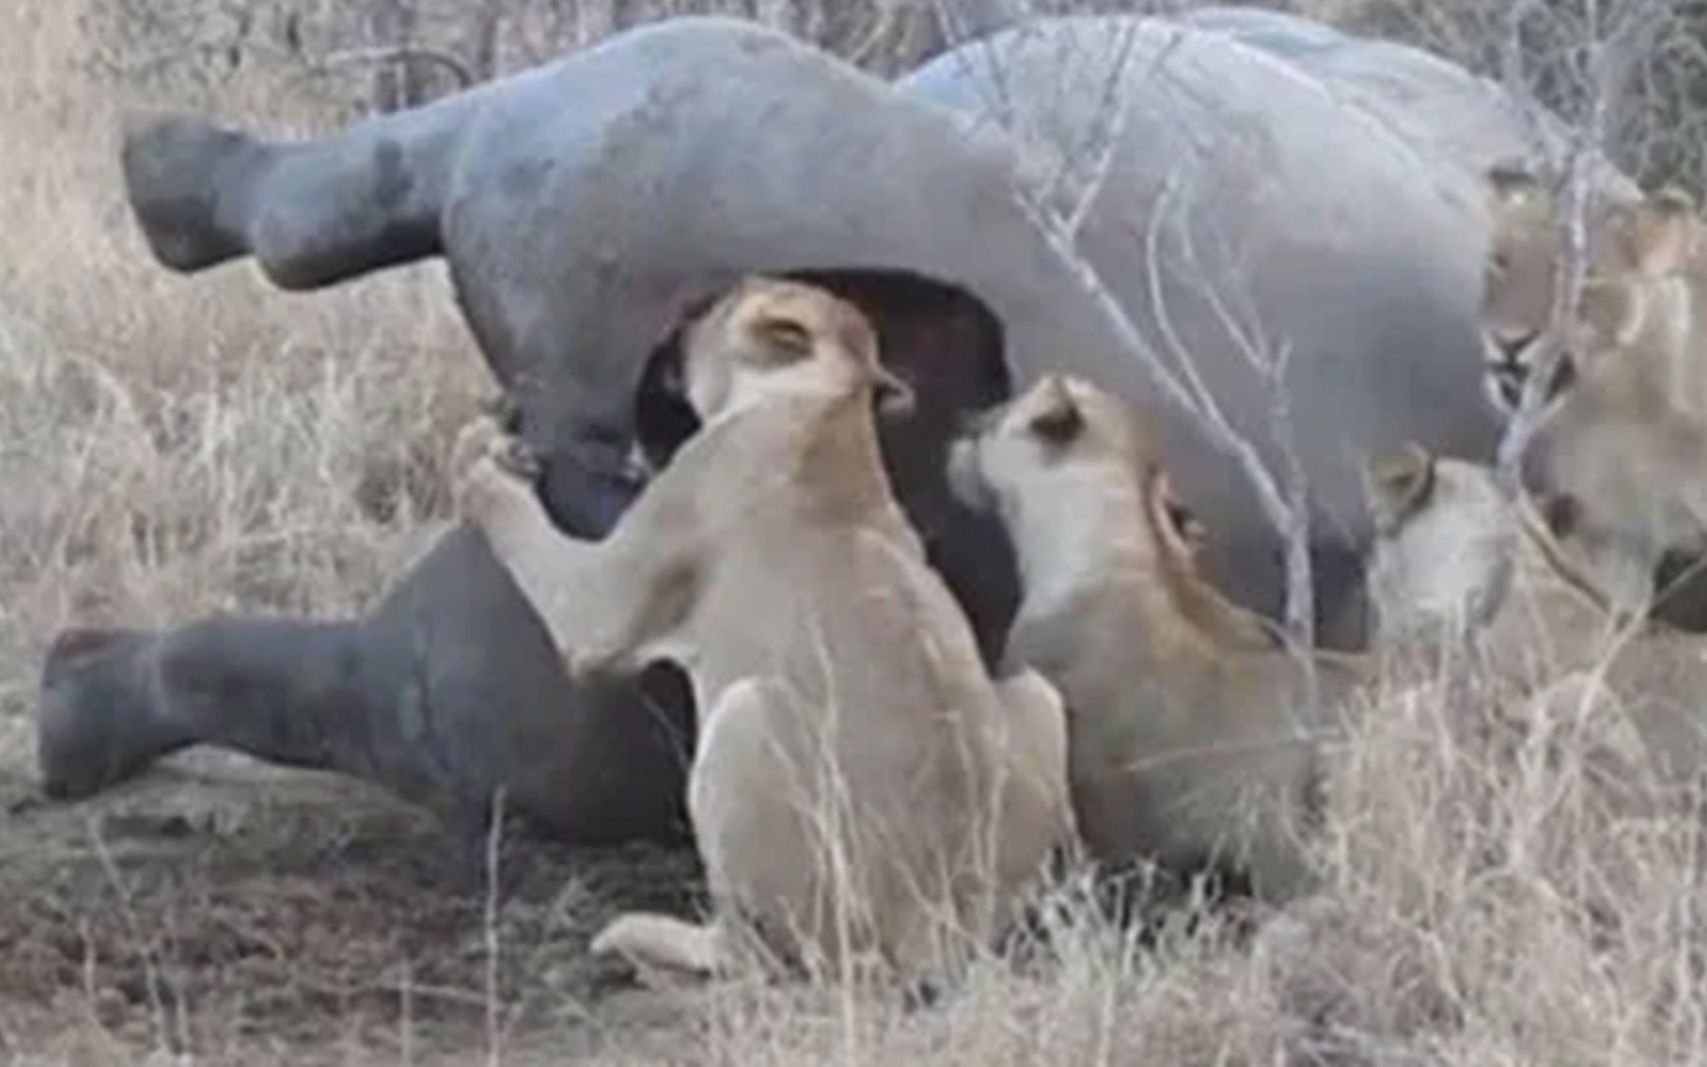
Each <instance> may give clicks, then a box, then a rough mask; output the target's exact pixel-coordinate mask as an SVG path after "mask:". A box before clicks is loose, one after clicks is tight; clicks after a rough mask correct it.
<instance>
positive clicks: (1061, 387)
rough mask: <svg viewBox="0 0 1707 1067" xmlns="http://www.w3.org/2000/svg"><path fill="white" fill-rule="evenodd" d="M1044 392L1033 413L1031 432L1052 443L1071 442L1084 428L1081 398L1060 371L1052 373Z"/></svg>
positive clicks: (1042, 390) (1046, 382) (1044, 385)
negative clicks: (1056, 373) (1070, 390)
mask: <svg viewBox="0 0 1707 1067" xmlns="http://www.w3.org/2000/svg"><path fill="white" fill-rule="evenodd" d="M1041 392H1042V397H1041V401H1040V403H1039V404H1038V407H1037V410H1036V411H1035V412H1033V414H1032V416H1031V432H1032V433H1034V434H1036V435H1037V436H1038V437H1039V438H1040V439H1042V440H1044V441H1047V442H1049V443H1050V444H1053V445H1064V444H1067V443H1069V442H1071V441H1072V440H1073V439H1074V438H1075V437H1078V436H1079V433H1080V431H1082V430H1083V429H1084V428H1085V416H1084V413H1083V412H1081V411H1080V410H1079V403H1078V401H1076V400H1074V399H1073V394H1072V393H1071V392H1069V391H1068V390H1067V383H1066V382H1065V381H1063V380H1062V379H1061V377H1060V376H1059V375H1054V374H1052V375H1050V376H1049V377H1048V379H1046V380H1045V381H1044V383H1043V385H1042V389H1041Z"/></svg>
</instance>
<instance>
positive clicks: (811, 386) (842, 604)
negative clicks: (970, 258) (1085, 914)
mask: <svg viewBox="0 0 1707 1067" xmlns="http://www.w3.org/2000/svg"><path fill="white" fill-rule="evenodd" d="M682 353H683V354H682V357H681V358H682V367H681V381H682V383H683V387H684V389H685V393H686V399H687V400H688V402H689V403H690V404H691V406H692V407H693V409H694V411H695V412H696V413H697V414H698V416H699V418H700V420H701V427H700V429H699V430H698V431H696V433H695V434H694V436H693V437H692V438H690V439H689V441H688V442H687V444H686V445H684V446H683V447H682V449H681V450H680V452H679V453H678V454H677V455H676V456H675V458H674V459H673V460H672V461H671V463H670V464H669V466H668V467H666V468H665V469H664V470H663V471H662V472H661V473H660V474H659V475H658V477H657V478H656V479H655V480H654V481H652V482H651V483H650V484H649V485H648V486H647V488H646V489H645V491H644V492H643V493H642V494H641V496H640V498H639V499H638V500H637V501H636V502H635V504H634V505H633V507H632V508H631V509H630V510H629V511H628V512H627V513H625V514H624V516H623V517H622V519H621V520H620V522H619V523H618V524H617V526H616V528H615V529H614V531H613V532H612V533H611V535H610V537H609V538H608V539H607V540H605V541H602V542H599V543H585V542H580V541H576V540H573V539H571V538H569V537H566V536H564V535H563V534H561V533H560V532H558V530H556V529H555V528H554V527H553V526H552V524H551V523H550V521H549V520H548V518H547V515H546V512H545V511H544V509H543V508H542V506H541V505H540V503H539V501H538V499H537V498H536V496H535V495H534V493H533V491H532V488H531V487H530V486H529V485H528V484H527V481H526V480H525V479H524V478H523V477H518V476H517V473H518V469H520V470H523V471H525V469H526V463H525V462H518V460H517V455H516V453H517V450H518V448H519V447H520V446H519V445H518V444H517V443H516V442H515V441H513V440H510V439H508V438H505V437H503V436H501V435H496V436H494V435H493V434H492V432H491V430H490V428H487V429H484V430H479V431H476V435H477V438H478V436H479V435H481V434H484V435H486V436H487V437H488V438H489V441H488V444H487V446H486V447H485V448H484V451H483V454H482V458H480V459H479V460H478V461H476V462H475V463H474V464H473V466H472V468H471V469H469V470H468V471H467V473H466V475H465V476H464V478H463V479H462V482H461V485H460V488H459V494H458V499H459V502H460V506H461V510H462V513H463V515H464V516H466V517H467V518H468V519H469V520H471V521H472V522H473V523H475V524H476V525H478V526H479V528H480V529H481V530H483V531H484V532H485V535H486V537H487V538H488V540H489V541H490V542H491V545H492V549H493V552H494V553H495V554H496V556H497V557H498V558H499V559H500V560H501V561H502V562H503V564H504V566H505V567H506V568H508V569H509V571H510V573H511V574H512V575H513V576H514V578H515V580H516V582H517V584H518V585H519V586H520V587H521V589H522V590H523V592H524V593H525V594H526V596H527V598H528V599H529V601H530V602H531V603H532V604H533V605H534V607H535V608H536V610H537V611H538V612H539V614H540V615H541V616H542V617H543V618H544V619H545V621H546V622H547V624H548V626H549V628H550V630H551V633H552V634H553V637H554V639H555V641H556V643H557V645H558V647H559V648H560V649H562V650H563V652H564V654H565V656H566V657H567V658H568V660H569V663H570V668H571V671H572V672H573V673H575V674H577V675H585V674H587V673H589V672H595V671H606V670H630V669H634V668H636V667H638V666H640V665H642V664H644V663H646V662H649V661H652V660H656V659H661V658H668V659H671V660H674V661H675V662H677V663H679V664H680V665H681V666H682V667H683V668H684V669H685V670H686V671H687V672H688V674H689V675H690V677H691V680H692V684H693V689H694V697H695V704H696V707H697V709H698V711H697V714H698V717H699V740H698V747H697V751H696V752H695V755H694V760H693V766H692V769H691V771H690V779H689V813H690V816H691V819H692V822H693V827H694V832H695V835H696V839H697V844H698V847H699V851H700V853H701V855H702V857H703V858H704V861H705V866H706V870H707V874H708V879H709V883H710V890H711V895H712V898H713V902H714V907H715V918H714V919H713V920H712V921H711V922H710V923H709V924H708V925H704V926H696V925H693V924H690V923H686V922H683V921H680V920H677V919H674V918H668V917H664V916H657V915H641V914H633V915H626V916H623V917H620V918H618V919H617V920H616V921H615V922H613V923H612V924H611V925H610V926H609V927H607V928H606V929H605V930H603V931H602V932H601V933H600V934H599V936H598V937H597V938H596V939H595V941H594V944H593V948H594V950H595V952H599V953H608V952H614V953H619V954H621V955H623V956H625V957H627V958H629V959H630V960H632V961H634V962H635V963H637V964H640V965H642V967H643V968H661V969H663V970H664V971H666V972H676V973H682V972H692V973H699V974H704V973H707V972H711V971H715V970H719V969H721V968H722V967H724V966H725V965H726V964H728V963H729V962H731V958H732V957H731V951H732V950H733V949H735V948H737V947H742V946H746V947H755V948H763V949H765V950H768V951H772V952H775V953H778V954H780V955H782V956H783V957H784V958H785V959H788V960H790V961H793V962H797V963H805V964H807V965H809V966H811V965H822V966H829V967H834V966H838V965H839V963H840V962H842V961H849V960H856V958H857V957H863V956H865V955H866V953H867V950H870V949H875V950H876V951H877V953H878V954H879V956H880V959H881V961H886V962H887V963H888V964H890V965H892V966H893V967H895V968H897V969H899V970H900V971H902V972H904V973H909V974H914V975H917V974H919V973H921V972H922V971H925V970H927V969H928V968H930V967H931V966H932V965H933V964H934V963H936V962H939V961H940V956H939V955H938V954H939V952H940V951H941V949H942V948H943V943H944V942H943V936H942V935H945V934H947V933H948V932H950V931H951V930H958V931H976V932H979V933H983V932H986V931H988V930H990V929H991V926H992V923H993V922H999V921H1000V919H1001V917H1002V913H1003V912H1004V911H1005V909H1006V906H1007V904H1008V902H1009V901H1011V900H1012V899H1013V897H1014V895H1015V893H1016V892H1017V891H1018V890H1019V889H1020V887H1021V884H1022V883H1023V882H1024V881H1026V880H1027V879H1028V878H1029V876H1031V875H1032V874H1033V873H1034V872H1037V871H1038V870H1039V868H1040V865H1041V863H1042V861H1043V860H1044V858H1045V856H1046V854H1047V852H1048V851H1049V849H1050V848H1051V847H1052V846H1054V845H1055V844H1057V843H1060V842H1062V841H1063V840H1064V839H1066V838H1068V837H1069V836H1070V834H1071V827H1072V813H1071V806H1070V803H1069V801H1068V798H1067V790H1066V759H1067V756H1066V727H1065V723H1064V720H1063V713H1062V710H1061V705H1060V700H1059V697H1058V696H1057V695H1056V694H1055V692H1054V691H1053V689H1051V687H1050V686H1049V685H1048V683H1046V682H1044V681H1043V680H1042V679H1041V678H1040V677H1039V676H1037V675H1035V674H1031V673H1022V674H1018V675H1016V676H1014V677H1012V678H1011V679H1009V680H1007V681H1004V682H1001V683H999V684H998V683H995V682H992V680H991V679H990V678H989V676H988V675H987V674H986V672H985V669H984V668H983V666H982V664H981V662H980V659H979V656H978V651H977V648H976V647H975V645H974V642H973V635H972V633H971V630H970V627H969V625H968V623H967V622H966V620H965V617H964V616H963V615H962V613H961V611H960V609H959V608H958V607H957V605H956V604H955V602H954V601H953V600H952V599H951V597H950V594H949V593H948V590H947V589H946V587H945V586H944V585H943V583H942V581H941V580H940V579H939V578H938V577H937V575H936V574H935V572H933V571H932V570H931V569H930V567H929V566H928V565H927V564H926V562H925V556H924V552H923V550H922V547H921V545H920V542H919V540H918V538H917V537H916V535H915V533H914V531H913V530H912V529H911V527H909V525H908V524H907V522H906V520H905V518H904V517H903V515H902V513H901V511H900V509H899V507H898V506H897V504H896V503H895V500H894V498H893V497H892V495H891V492H890V487H889V483H888V481H887V479H886V477H885V474H884V469H883V466H882V464H881V462H880V458H879V454H878V448H877V441H876V429H875V426H874V422H873V412H872V409H873V404H874V400H875V398H876V396H877V395H878V394H880V393H889V394H895V393H901V392H904V391H905V386H903V385H901V383H899V382H898V381H897V380H895V379H894V378H892V377H890V376H889V375H888V374H887V372H886V371H884V370H883V368H882V367H881V365H880V364H879V363H878V358H877V346H876V338H875V335H874V333H873V331H872V328H871V326H870V324H869V323H868V322H867V321H866V319H865V318H864V317H863V316H862V315H861V314H860V313H859V312H858V311H857V310H855V309H854V308H853V306H852V305H850V304H846V303H844V302H842V301H840V300H837V299H835V298H833V297H832V296H830V295H829V294H828V293H826V292H824V291H822V290H819V289H816V288H813V287H809V286H806V285H801V284H797V283H791V282H784V281H779V280H773V279H769V278H763V277H755V278H750V279H747V280H745V281H743V282H742V283H741V284H740V285H739V286H738V287H737V288H736V289H734V291H733V292H731V293H730V294H729V295H728V296H726V297H725V298H723V299H722V300H720V301H719V302H717V303H716V304H715V305H713V306H712V307H711V309H710V310H709V311H707V312H706V313H705V314H704V315H703V317H701V318H699V319H698V320H696V321H695V322H694V323H692V324H691V325H690V326H689V327H688V329H687V332H686V335H685V340H684V343H683V345H682ZM470 447H473V446H470ZM738 932H749V933H756V934H758V935H759V938H758V940H757V941H753V940H750V939H748V938H745V937H741V938H738V939H737V938H735V937H733V936H732V935H734V934H736V933H738ZM856 961H857V960H856Z"/></svg>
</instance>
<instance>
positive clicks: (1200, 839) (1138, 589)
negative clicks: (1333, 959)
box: [949, 376, 1351, 898]
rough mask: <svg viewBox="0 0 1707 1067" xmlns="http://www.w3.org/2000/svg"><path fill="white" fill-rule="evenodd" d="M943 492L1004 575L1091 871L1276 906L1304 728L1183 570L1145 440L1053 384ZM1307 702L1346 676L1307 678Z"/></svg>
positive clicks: (1286, 867)
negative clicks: (1000, 527) (1160, 878)
mask: <svg viewBox="0 0 1707 1067" xmlns="http://www.w3.org/2000/svg"><path fill="white" fill-rule="evenodd" d="M949 462H950V468H949V473H950V484H951V486H953V487H954V490H955V492H956V493H957V494H958V495H960V496H961V497H962V498H963V499H964V500H965V501H966V502H967V503H968V504H969V505H971V506H974V507H978V506H983V507H987V508H991V509H994V510H995V511H996V512H997V513H998V514H999V515H1000V516H1001V518H1002V519H1003V521H1004V523H1005V525H1006V526H1007V529H1008V531H1009V534H1010V536H1011V537H1012V539H1013V542H1014V548H1015V551H1016V553H1017V555H1018V559H1019V568H1020V584H1021V588H1022V599H1021V603H1020V607H1019V614H1018V616H1017V618H1016V620H1015V622H1014V624H1013V628H1012V630H1011V631H1010V633H1009V637H1008V646H1007V652H1006V655H1007V658H1008V661H1009V662H1010V663H1015V664H1024V665H1026V666H1029V667H1033V668H1035V669H1037V670H1039V671H1041V672H1042V673H1043V674H1044V676H1045V677H1047V678H1048V679H1049V680H1050V681H1052V682H1053V683H1054V684H1055V685H1056V687H1057V688H1058V689H1059V690H1060V691H1061V694H1062V696H1063V698H1064V699H1065V700H1066V703H1067V708H1068V713H1067V714H1068V730H1069V746H1068V751H1069V767H1070V775H1069V778H1070V782H1071V788H1072V797H1073V805H1074V809H1075V811H1076V814H1077V819H1078V826H1079V830H1080V833H1081V835H1082V836H1083V838H1084V840H1085V842H1086V844H1087V845H1088V846H1089V847H1090V849H1091V851H1092V853H1093V854H1094V855H1095V856H1096V857H1097V858H1099V859H1102V860H1106V861H1121V860H1128V859H1136V858H1150V859H1154V860H1157V861H1159V862H1160V864H1161V865H1162V866H1163V867H1164V868H1165V869H1169V870H1174V871H1191V870H1195V869H1200V868H1202V867H1204V866H1205V865H1206V864H1212V865H1215V866H1226V867H1230V868H1231V869H1233V870H1235V871H1239V872H1242V873H1244V874H1246V875H1248V876H1249V878H1250V881H1251V883H1252V889H1253V890H1254V891H1255V892H1256V893H1258V894H1259V895H1261V896H1264V897H1269V898H1282V897H1286V896H1289V895H1291V894H1292V893H1293V892H1295V891H1296V890H1297V889H1299V888H1300V883H1301V882H1302V880H1303V876H1304V873H1305V865H1304V858H1303V855H1302V848H1301V845H1302V840H1303V835H1302V833H1301V831H1302V830H1303V829H1304V827H1303V821H1304V818H1303V817H1304V816H1306V815H1307V814H1308V813H1309V811H1310V810H1311V808H1312V806H1313V804H1314V799H1313V794H1314V792H1315V790H1316V789H1317V787H1318V785H1319V782H1318V780H1317V779H1318V770H1317V754H1316V750H1315V745H1314V744H1313V743H1312V741H1311V740H1310V739H1309V738H1308V737H1307V733H1308V732H1309V730H1310V729H1311V728H1312V727H1313V726H1314V725H1315V724H1316V723H1317V721H1318V715H1317V713H1316V712H1315V711H1314V710H1313V709H1309V708H1306V707H1303V706H1301V703H1302V701H1301V699H1300V698H1301V691H1302V687H1301V686H1300V684H1299V682H1300V678H1299V676H1298V674H1299V672H1297V670H1296V668H1295V665H1294V664H1293V663H1292V662H1291V661H1290V660H1289V659H1288V658H1287V656H1286V655H1285V654H1284V653H1282V652H1281V651H1280V650H1279V649H1278V648H1277V644H1276V642H1275V641H1274V640H1273V639H1272V638H1271V636H1270V634H1269V632H1268V630H1267V629H1266V627H1265V625H1264V624H1263V623H1262V622H1260V621H1259V620H1258V618H1257V617H1256V616H1255V615H1253V614H1251V613H1248V612H1246V611H1244V610H1243V609H1241V608H1238V607H1236V606H1235V605H1233V604H1232V603H1231V602H1230V601H1228V600H1226V599H1225V598H1224V597H1222V596H1221V595H1220V594H1219V592H1218V591H1217V590H1215V589H1214V588H1213V587H1212V586H1211V585H1210V584H1209V583H1208V581H1207V580H1205V579H1204V578H1202V577H1201V576H1200V574H1199V572H1198V570H1197V566H1196V559H1195V556H1196V545H1197V543H1198V542H1197V539H1198V537H1199V531H1198V529H1197V528H1196V525H1195V522H1194V520H1192V519H1191V518H1190V516H1189V515H1187V514H1186V513H1185V511H1184V510H1183V509H1182V508H1181V507H1180V506H1179V505H1178V503H1177V502H1176V501H1175V500H1174V498H1173V497H1172V495H1171V494H1170V492H1169V488H1168V479H1167V475H1166V474H1165V473H1164V471H1163V469H1162V467H1161V465H1160V463H1159V460H1158V453H1157V450H1156V448H1155V447H1154V445H1153V444H1152V442H1151V441H1150V440H1149V438H1148V436H1147V434H1146V432H1145V428H1144V427H1143V425H1142V424H1141V423H1140V422H1139V421H1138V420H1137V419H1136V418H1135V417H1134V416H1133V415H1132V414H1131V413H1130V412H1129V411H1128V410H1127V409H1126V408H1125V407H1123V406H1122V404H1121V403H1120V401H1118V400H1117V399H1116V398H1115V397H1113V396H1112V395H1110V394H1108V393H1106V392H1104V391H1103V390H1101V389H1100V388H1098V387H1096V386H1094V385H1092V384H1091V383H1089V382H1086V381H1084V380H1081V379H1078V378H1073V377H1066V376H1050V377H1046V378H1043V379H1042V380H1040V381H1039V382H1038V383H1037V384H1036V385H1034V386H1033V387H1032V388H1031V389H1030V390H1028V391H1027V392H1025V393H1024V394H1023V395H1021V396H1020V397H1018V398H1017V399H1015V400H1013V401H1012V402H1010V403H1009V404H1007V405H1005V406H1003V407H999V408H996V409H993V410H991V411H990V412H988V413H986V414H985V415H984V416H983V417H982V418H981V419H980V420H979V422H978V424H977V425H976V426H975V427H974V428H973V429H972V431H971V432H970V433H969V434H968V435H967V436H965V437H963V438H962V439H961V440H960V441H958V442H957V443H956V444H955V446H954V448H953V450H952V452H951V454H950V461H949ZM1321 680H1322V683H1323V687H1324V690H1325V691H1327V692H1331V693H1334V694H1338V693H1339V692H1340V691H1341V690H1342V689H1343V688H1344V687H1345V685H1346V684H1347V682H1348V681H1350V680H1351V679H1350V675H1349V674H1347V673H1345V672H1343V671H1341V670H1340V669H1339V668H1338V667H1337V666H1335V665H1333V664H1328V663H1324V664H1323V671H1322V673H1321Z"/></svg>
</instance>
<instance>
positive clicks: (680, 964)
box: [592, 911, 725, 985]
mask: <svg viewBox="0 0 1707 1067" xmlns="http://www.w3.org/2000/svg"><path fill="white" fill-rule="evenodd" d="M722 942H723V938H722V933H721V929H720V927H719V926H718V925H717V924H716V923H715V922H712V923H706V924H699V923H691V922H687V921H686V920H683V919H678V918H675V917H674V916H671V915H658V914H655V913H652V912H642V911H636V912H628V913H627V914H624V915H619V916H617V917H616V918H615V919H613V920H611V922H610V923H609V924H607V925H606V926H605V928H604V929H603V930H600V931H599V933H598V936H596V937H594V938H593V944H592V953H593V955H595V956H621V957H622V958H623V959H625V960H627V961H628V962H629V964H630V965H632V966H633V967H634V968H635V969H636V970H637V971H638V972H639V973H640V976H641V977H642V979H643V980H646V981H647V982H648V984H652V985H656V984H659V983H658V982H657V981H656V980H655V979H656V977H657V976H668V977H670V978H678V979H680V978H710V977H712V976H713V975H715V974H717V973H718V971H719V970H720V969H722V967H723V965H724V962H725V961H724V954H723V948H722Z"/></svg>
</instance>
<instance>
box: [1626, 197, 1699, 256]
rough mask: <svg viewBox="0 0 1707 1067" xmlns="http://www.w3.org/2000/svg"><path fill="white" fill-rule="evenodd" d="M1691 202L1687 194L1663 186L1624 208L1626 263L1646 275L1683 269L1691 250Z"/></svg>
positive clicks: (1692, 232) (1693, 212)
mask: <svg viewBox="0 0 1707 1067" xmlns="http://www.w3.org/2000/svg"><path fill="white" fill-rule="evenodd" d="M1694 237H1695V202H1694V201H1693V200H1691V199H1690V197H1689V194H1688V193H1686V192H1684V191H1683V190H1681V189H1678V188H1675V187H1670V186H1668V187H1666V188H1664V189H1661V190H1660V191H1658V192H1656V193H1654V194H1653V195H1652V196H1650V197H1648V198H1647V199H1646V200H1644V201H1643V202H1642V203H1640V204H1638V205H1636V206H1635V207H1633V208H1630V209H1628V215H1627V217H1626V219H1625V230H1624V244H1625V252H1626V254H1627V255H1628V257H1629V260H1630V266H1631V267H1632V268H1634V269H1635V271H1636V272H1637V273H1638V274H1641V275H1642V276H1643V277H1647V278H1662V277H1664V276H1666V275H1668V274H1675V273H1677V272H1678V271H1680V270H1682V269H1683V266H1684V264H1685V262H1686V261H1687V260H1688V259H1689V256H1690V254H1691V253H1692V252H1693V251H1694V248H1693V245H1694Z"/></svg>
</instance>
